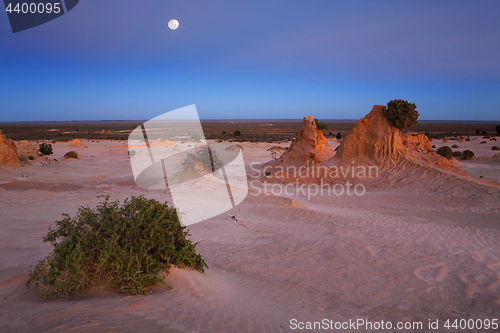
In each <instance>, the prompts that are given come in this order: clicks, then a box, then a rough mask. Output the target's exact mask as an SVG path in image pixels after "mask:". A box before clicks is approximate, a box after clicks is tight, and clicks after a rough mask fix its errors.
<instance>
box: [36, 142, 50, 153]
mask: <svg viewBox="0 0 500 333" xmlns="http://www.w3.org/2000/svg"><path fill="white" fill-rule="evenodd" d="M38 151H39V152H40V153H42V154H43V155H52V154H53V153H54V151H53V150H52V145H51V144H50V143H42V144H41V145H40V146H39V149H38Z"/></svg>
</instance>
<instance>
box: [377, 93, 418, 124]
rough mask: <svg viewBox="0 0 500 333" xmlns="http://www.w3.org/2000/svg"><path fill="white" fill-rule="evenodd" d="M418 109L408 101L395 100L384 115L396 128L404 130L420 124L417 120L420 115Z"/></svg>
mask: <svg viewBox="0 0 500 333" xmlns="http://www.w3.org/2000/svg"><path fill="white" fill-rule="evenodd" d="M416 108H417V106H416V105H415V103H408V101H405V100H402V99H393V100H391V101H390V102H389V103H387V109H386V110H385V112H384V115H385V117H386V118H387V120H388V121H389V123H391V124H392V125H393V126H394V127H396V128H398V129H399V130H404V129H407V128H410V127H412V126H413V125H415V124H416V123H417V122H418V121H417V119H418V117H419V116H420V114H419V113H418V112H417V110H416Z"/></svg>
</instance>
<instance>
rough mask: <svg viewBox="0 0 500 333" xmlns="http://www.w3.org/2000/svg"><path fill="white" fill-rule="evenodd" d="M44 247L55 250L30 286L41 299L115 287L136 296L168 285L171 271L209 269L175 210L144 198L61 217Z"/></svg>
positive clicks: (36, 271) (32, 277)
mask: <svg viewBox="0 0 500 333" xmlns="http://www.w3.org/2000/svg"><path fill="white" fill-rule="evenodd" d="M63 215H64V219H62V220H61V221H56V226H57V228H55V229H51V228H50V229H49V233H48V234H47V235H46V236H45V237H44V239H43V240H44V242H50V243H52V245H53V247H54V251H53V253H52V254H50V255H49V256H47V257H46V258H45V259H42V260H40V261H39V262H38V264H37V265H36V267H35V269H34V270H33V271H32V272H30V276H29V280H28V281H27V282H26V285H27V286H28V287H29V286H30V284H31V283H35V287H37V288H38V289H40V291H41V293H40V296H41V297H43V298H45V297H47V296H51V295H57V296H60V297H67V296H69V295H82V294H83V293H84V292H85V291H86V290H89V289H90V288H91V287H92V286H94V285H98V286H99V287H100V289H99V290H101V289H102V288H104V287H106V286H108V285H109V286H111V287H113V288H115V289H116V290H118V291H120V292H122V293H127V294H130V295H133V294H146V293H148V292H149V291H148V289H147V287H149V286H152V285H156V284H158V283H162V284H166V283H165V281H164V280H165V275H167V274H169V269H170V268H171V266H177V267H179V268H184V267H190V268H192V269H195V270H198V271H201V272H204V270H205V268H208V266H207V264H206V263H205V261H204V260H203V258H202V256H201V255H199V254H197V253H196V249H195V248H196V244H193V243H192V242H191V241H190V240H188V239H187V238H186V236H188V235H189V234H188V231H186V230H185V227H182V226H181V224H180V222H179V219H178V216H177V212H176V210H175V208H173V207H169V206H168V205H167V204H166V203H164V204H162V203H160V202H158V201H156V200H154V199H146V198H144V197H142V196H140V197H132V198H131V199H126V200H125V202H124V203H123V205H122V206H120V205H119V202H118V201H109V198H106V199H105V201H103V202H101V203H100V204H99V205H98V206H97V207H95V208H94V209H92V208H90V207H80V209H79V210H78V213H77V215H76V217H74V218H71V217H70V216H69V215H67V214H63Z"/></svg>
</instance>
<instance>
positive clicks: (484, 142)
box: [480, 141, 488, 145]
mask: <svg viewBox="0 0 500 333" xmlns="http://www.w3.org/2000/svg"><path fill="white" fill-rule="evenodd" d="M487 143H488V142H486V141H481V142H480V144H482V145H485V144H487Z"/></svg>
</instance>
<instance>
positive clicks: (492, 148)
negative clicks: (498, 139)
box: [491, 146, 500, 150]
mask: <svg viewBox="0 0 500 333" xmlns="http://www.w3.org/2000/svg"><path fill="white" fill-rule="evenodd" d="M491 150H500V147H498V146H493V147H491Z"/></svg>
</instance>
